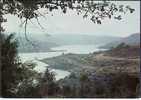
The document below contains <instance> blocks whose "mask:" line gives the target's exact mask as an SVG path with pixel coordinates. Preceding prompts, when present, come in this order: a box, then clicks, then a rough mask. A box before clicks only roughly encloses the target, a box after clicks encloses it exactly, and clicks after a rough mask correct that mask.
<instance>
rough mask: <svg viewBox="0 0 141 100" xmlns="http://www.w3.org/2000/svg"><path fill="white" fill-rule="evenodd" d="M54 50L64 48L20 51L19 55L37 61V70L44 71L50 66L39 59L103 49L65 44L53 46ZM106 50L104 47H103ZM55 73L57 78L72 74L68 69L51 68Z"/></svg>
mask: <svg viewBox="0 0 141 100" xmlns="http://www.w3.org/2000/svg"><path fill="white" fill-rule="evenodd" d="M51 49H52V50H56V51H57V50H63V51H57V52H40V53H36V52H34V53H20V54H19V56H20V58H21V60H22V62H26V61H30V62H31V61H32V62H34V63H36V64H37V65H36V67H35V70H36V71H38V72H44V71H45V70H46V68H47V66H48V64H46V63H43V62H41V61H39V60H41V59H44V58H51V57H56V56H59V55H62V54H63V53H64V54H67V53H75V54H88V53H92V52H96V51H100V50H102V49H98V46H94V45H64V46H58V47H54V48H51ZM103 50H104V49H103ZM50 70H51V71H53V72H54V73H55V78H56V80H59V79H62V78H64V77H66V76H68V75H69V74H70V72H68V71H64V70H59V69H50Z"/></svg>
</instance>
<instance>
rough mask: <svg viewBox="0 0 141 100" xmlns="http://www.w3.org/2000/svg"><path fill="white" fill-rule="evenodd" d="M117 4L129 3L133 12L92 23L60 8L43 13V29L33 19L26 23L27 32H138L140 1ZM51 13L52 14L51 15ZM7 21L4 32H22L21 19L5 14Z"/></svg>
mask: <svg viewBox="0 0 141 100" xmlns="http://www.w3.org/2000/svg"><path fill="white" fill-rule="evenodd" d="M115 3H117V4H125V5H130V6H131V7H132V8H134V9H135V12H134V13H133V14H125V15H124V16H123V19H122V20H121V21H118V20H114V19H112V20H108V19H106V20H104V21H103V23H102V24H101V25H98V24H94V23H93V22H92V21H91V20H90V19H83V16H82V15H77V13H76V12H75V11H72V10H68V12H67V13H66V14H63V13H61V11H60V10H57V11H54V12H51V13H50V14H44V13H45V11H42V10H41V11H42V14H44V15H45V18H44V17H40V18H39V22H40V24H41V25H42V26H43V28H44V29H41V27H40V26H39V25H38V23H37V21H36V20H35V19H32V20H31V21H32V22H33V24H32V23H31V22H29V23H28V25H27V31H28V33H32V34H50V35H52V34H86V35H98V36H103V35H104V36H106V35H107V36H120V37H126V36H129V35H131V34H133V33H139V32H140V2H139V1H125V2H123V1H117V2H115ZM52 14H53V16H52ZM6 18H7V22H6V23H4V24H3V26H4V28H5V30H6V32H8V33H11V32H16V33H23V32H24V27H20V25H21V20H20V19H19V18H17V17H16V16H13V15H10V14H8V15H6Z"/></svg>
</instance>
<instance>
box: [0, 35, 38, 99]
mask: <svg viewBox="0 0 141 100" xmlns="http://www.w3.org/2000/svg"><path fill="white" fill-rule="evenodd" d="M17 47H18V42H17V40H16V39H15V38H14V35H13V34H10V35H9V36H6V35H4V34H2V35H1V48H0V49H1V57H0V59H1V66H0V67H1V92H2V97H8V98H9V97H39V94H38V89H39V87H38V86H39V84H38V83H39V79H40V77H41V75H40V73H37V72H36V71H35V70H34V67H35V64H33V63H28V64H27V63H21V61H20V59H19V58H18V56H17Z"/></svg>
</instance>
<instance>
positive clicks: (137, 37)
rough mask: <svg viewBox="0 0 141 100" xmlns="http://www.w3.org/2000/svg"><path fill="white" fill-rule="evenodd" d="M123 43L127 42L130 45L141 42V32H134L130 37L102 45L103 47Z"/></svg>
mask: <svg viewBox="0 0 141 100" xmlns="http://www.w3.org/2000/svg"><path fill="white" fill-rule="evenodd" d="M121 43H125V44H127V45H130V46H135V45H139V44H140V33H135V34H132V35H130V36H128V37H125V38H121V39H119V40H118V41H114V42H111V43H108V44H106V45H103V46H101V48H111V47H116V46H117V45H119V44H121Z"/></svg>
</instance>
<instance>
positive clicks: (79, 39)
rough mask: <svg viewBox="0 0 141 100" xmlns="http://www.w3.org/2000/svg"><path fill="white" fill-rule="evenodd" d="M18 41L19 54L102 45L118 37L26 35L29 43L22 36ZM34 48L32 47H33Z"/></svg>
mask: <svg viewBox="0 0 141 100" xmlns="http://www.w3.org/2000/svg"><path fill="white" fill-rule="evenodd" d="M17 38H18V40H19V49H18V50H19V52H48V51H51V50H50V48H52V47H56V46H62V45H87V44H88V45H90V44H92V45H104V44H106V43H110V42H112V41H114V40H119V39H120V38H119V37H110V36H94V35H77V34H76V35H73V34H56V35H47V34H34V35H30V34H29V35H28V38H29V40H30V41H27V40H26V39H25V37H24V34H23V36H21V37H20V36H17ZM32 44H33V45H34V46H33V45H32Z"/></svg>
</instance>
